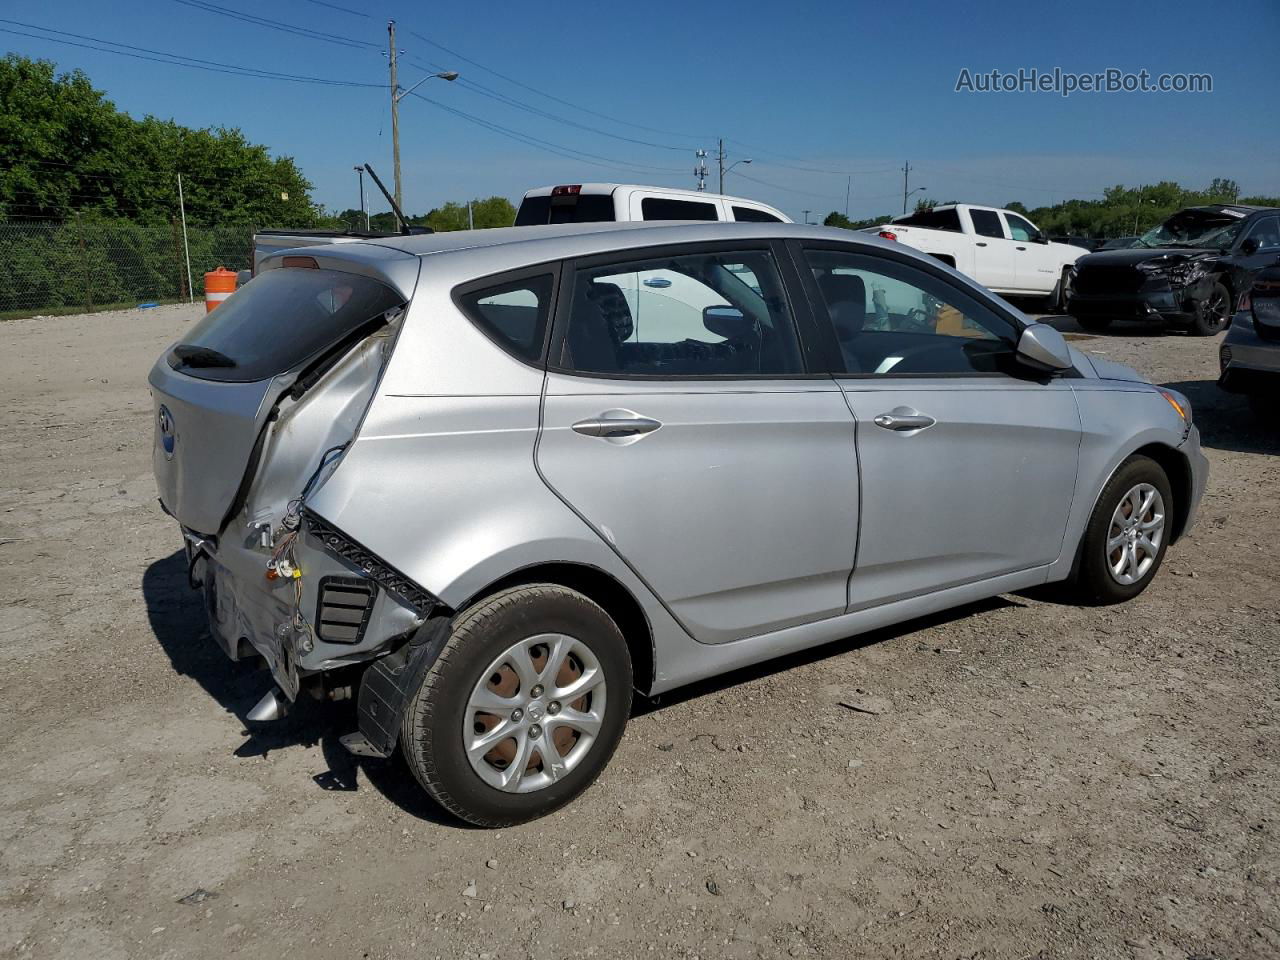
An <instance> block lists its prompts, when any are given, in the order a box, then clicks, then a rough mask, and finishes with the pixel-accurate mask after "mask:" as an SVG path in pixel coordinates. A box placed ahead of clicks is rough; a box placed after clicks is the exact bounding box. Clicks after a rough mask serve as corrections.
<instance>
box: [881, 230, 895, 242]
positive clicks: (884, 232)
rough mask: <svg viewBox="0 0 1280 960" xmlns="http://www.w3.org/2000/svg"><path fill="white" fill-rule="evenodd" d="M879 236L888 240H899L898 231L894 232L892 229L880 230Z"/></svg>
mask: <svg viewBox="0 0 1280 960" xmlns="http://www.w3.org/2000/svg"><path fill="white" fill-rule="evenodd" d="M879 236H881V237H884V239H886V240H897V239H898V235H897V234H896V233H894V232H893V231H892V230H881V231H880V233H879Z"/></svg>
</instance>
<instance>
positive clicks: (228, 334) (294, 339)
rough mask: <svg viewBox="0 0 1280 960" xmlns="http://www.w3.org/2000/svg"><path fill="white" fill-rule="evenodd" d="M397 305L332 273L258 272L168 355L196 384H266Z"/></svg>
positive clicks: (365, 283)
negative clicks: (218, 381)
mask: <svg viewBox="0 0 1280 960" xmlns="http://www.w3.org/2000/svg"><path fill="white" fill-rule="evenodd" d="M400 305H401V299H400V297H399V295H398V294H396V293H395V292H394V291H393V290H391V289H390V288H389V287H385V286H383V285H382V284H381V283H378V282H377V281H376V280H372V279H370V278H368V277H361V276H357V275H355V274H351V273H342V272H339V271H337V270H311V269H307V268H299V267H284V268H281V269H277V270H267V271H266V272H264V273H261V274H259V275H258V276H257V277H255V278H254V279H253V280H251V281H250V282H249V283H248V284H246V285H245V286H244V287H243V288H241V289H240V290H239V291H237V292H236V293H235V294H234V295H233V296H231V297H228V298H227V299H226V300H224V301H223V302H222V304H221V305H220V306H219V307H218V308H217V309H216V310H214V311H213V312H211V313H208V314H206V315H205V317H204V319H203V320H201V321H200V322H199V323H197V324H196V325H195V326H194V327H192V328H191V330H190V331H188V333H187V335H186V336H185V337H183V338H182V341H181V342H180V343H179V344H178V345H177V346H175V347H174V348H173V350H172V351H171V353H170V354H169V364H170V366H172V367H173V368H174V369H176V370H181V371H182V372H183V373H185V374H187V375H188V376H191V377H197V378H199V379H201V380H224V381H231V382H234V383H249V382H252V381H257V380H268V379H270V378H271V377H274V376H276V375H277V374H280V373H284V372H285V371H286V370H292V369H293V368H295V367H297V366H299V365H301V364H303V363H305V362H306V361H308V360H311V359H312V358H314V357H316V356H318V355H319V354H321V353H323V352H325V351H326V350H328V349H329V348H330V347H332V346H334V345H335V344H337V343H339V342H340V341H342V340H343V339H344V338H345V337H347V336H348V335H350V334H352V333H355V332H356V331H358V330H359V329H361V328H362V327H364V326H366V325H369V324H374V323H380V322H381V321H382V319H383V316H384V315H385V314H386V313H387V312H388V311H389V310H393V309H395V308H396V307H398V306H400Z"/></svg>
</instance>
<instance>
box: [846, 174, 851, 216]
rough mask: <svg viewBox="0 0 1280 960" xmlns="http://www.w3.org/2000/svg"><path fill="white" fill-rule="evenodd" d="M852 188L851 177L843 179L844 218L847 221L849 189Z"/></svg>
mask: <svg viewBox="0 0 1280 960" xmlns="http://www.w3.org/2000/svg"><path fill="white" fill-rule="evenodd" d="M852 186H853V175H852V174H850V175H849V176H847V177H845V178H844V218H845V219H846V220H848V219H849V188H850V187H852Z"/></svg>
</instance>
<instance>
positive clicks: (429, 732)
mask: <svg viewBox="0 0 1280 960" xmlns="http://www.w3.org/2000/svg"><path fill="white" fill-rule="evenodd" d="M542 633H563V634H565V635H567V636H570V637H574V638H575V639H577V640H579V641H581V642H582V643H584V644H585V645H586V646H587V647H588V648H589V650H590V653H591V654H592V655H594V656H595V658H596V660H597V661H598V662H599V664H600V667H601V669H602V670H603V672H604V678H605V686H606V689H607V693H608V695H607V698H606V700H605V709H604V717H603V721H602V723H601V725H600V730H599V733H598V734H596V737H595V740H594V742H592V743H591V745H590V748H589V749H588V752H587V753H586V754H585V755H584V756H582V758H581V760H580V761H579V762H578V763H577V765H576V766H574V767H573V768H572V769H571V770H569V771H568V772H567V773H566V774H564V775H563V776H562V777H561V778H560V779H559V780H557V781H555V782H554V783H551V784H550V785H548V786H546V787H544V788H542V789H539V790H535V791H532V792H529V793H508V792H505V791H503V790H500V789H498V788H497V787H494V786H491V785H490V784H488V783H486V782H485V781H484V780H482V779H481V777H480V775H479V774H478V773H477V772H476V771H475V770H474V769H473V768H472V766H471V762H470V760H469V759H468V758H467V754H466V750H465V747H464V744H463V731H462V725H463V719H464V716H465V714H466V710H467V703H468V700H469V698H470V696H471V693H472V690H473V688H474V687H475V685H476V684H477V683H478V682H479V681H480V679H481V677H482V676H483V672H484V671H486V670H487V669H488V668H489V665H490V664H491V663H492V662H493V661H494V659H495V658H496V657H499V656H501V655H502V654H503V652H504V651H506V650H507V649H508V648H510V647H511V646H512V645H513V644H516V643H517V642H519V641H520V640H522V639H526V638H528V637H532V636H536V635H538V634H542ZM631 694H632V671H631V656H630V652H629V651H628V649H627V644H626V641H625V640H624V639H623V637H622V633H621V632H620V631H619V630H618V627H617V625H616V624H615V623H614V622H613V620H612V619H610V617H609V615H608V614H606V613H605V612H604V610H602V609H601V608H600V607H599V606H598V605H597V604H596V603H594V602H593V601H592V600H590V599H589V598H587V597H585V596H583V595H582V594H580V593H578V592H576V591H574V590H570V589H568V588H567V587H562V586H559V585H556V584H546V583H544V584H532V585H529V586H523V587H513V588H511V589H509V590H504V591H502V592H501V593H497V594H494V595H493V596H491V597H487V598H486V599H484V600H482V601H480V602H479V603H477V604H476V605H475V606H473V607H471V608H470V609H468V610H465V611H463V612H462V613H461V614H459V615H458V616H457V618H456V619H455V620H454V623H453V627H452V632H451V634H450V636H449V639H448V640H447V641H446V642H445V645H444V648H443V649H442V650H441V651H440V655H439V657H437V659H436V661H435V663H433V664H432V665H431V667H430V668H429V669H428V670H427V672H426V674H425V675H424V676H423V678H422V682H421V683H420V684H419V686H418V689H417V690H416V691H415V693H414V694H413V696H412V698H411V700H410V702H409V706H408V707H407V709H406V713H405V718H404V724H403V727H402V729H401V735H400V746H401V750H402V751H403V753H404V756H405V759H406V760H407V761H408V764H409V768H410V769H411V770H412V771H413V774H414V776H415V777H417V779H418V782H419V783H420V784H422V786H423V788H424V789H425V790H426V791H427V793H429V794H430V795H431V796H432V798H433V799H435V800H436V802H438V803H439V804H440V805H441V806H442V807H444V808H445V809H446V810H448V811H450V812H451V813H453V814H454V815H456V816H457V817H459V818H461V819H463V820H466V821H467V822H468V823H473V824H476V825H477V826H481V827H505V826H510V825H512V824H516V823H523V822H525V821H527V820H533V819H536V818H538V817H542V816H545V815H546V814H548V813H551V812H552V811H553V810H555V809H557V808H559V807H562V806H564V805H565V804H566V803H569V802H570V801H571V800H573V799H574V798H575V797H577V796H578V795H579V794H580V793H582V791H583V790H585V789H586V788H587V787H589V786H590V785H591V783H592V782H593V781H594V780H595V779H596V777H597V776H599V775H600V772H601V771H602V770H603V769H604V768H605V765H606V764H608V762H609V758H610V757H612V756H613V751H614V750H615V749H616V748H617V746H618V741H619V740H621V739H622V731H623V729H624V728H625V727H626V723H627V718H628V717H629V715H630V713H631ZM531 762H532V760H531Z"/></svg>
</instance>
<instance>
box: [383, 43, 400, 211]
mask: <svg viewBox="0 0 1280 960" xmlns="http://www.w3.org/2000/svg"><path fill="white" fill-rule="evenodd" d="M387 36H388V38H389V43H390V47H389V49H388V52H387V58H388V60H389V61H390V63H391V153H392V157H393V160H394V167H395V180H396V206H397V207H399V208H400V209H401V210H403V209H404V202H403V199H402V198H403V195H402V194H401V192H400V98H399V97H397V96H396V94H397V93H398V92H399V90H400V85H399V83H397V81H396V22H395V21H394V20H388V21H387Z"/></svg>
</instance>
